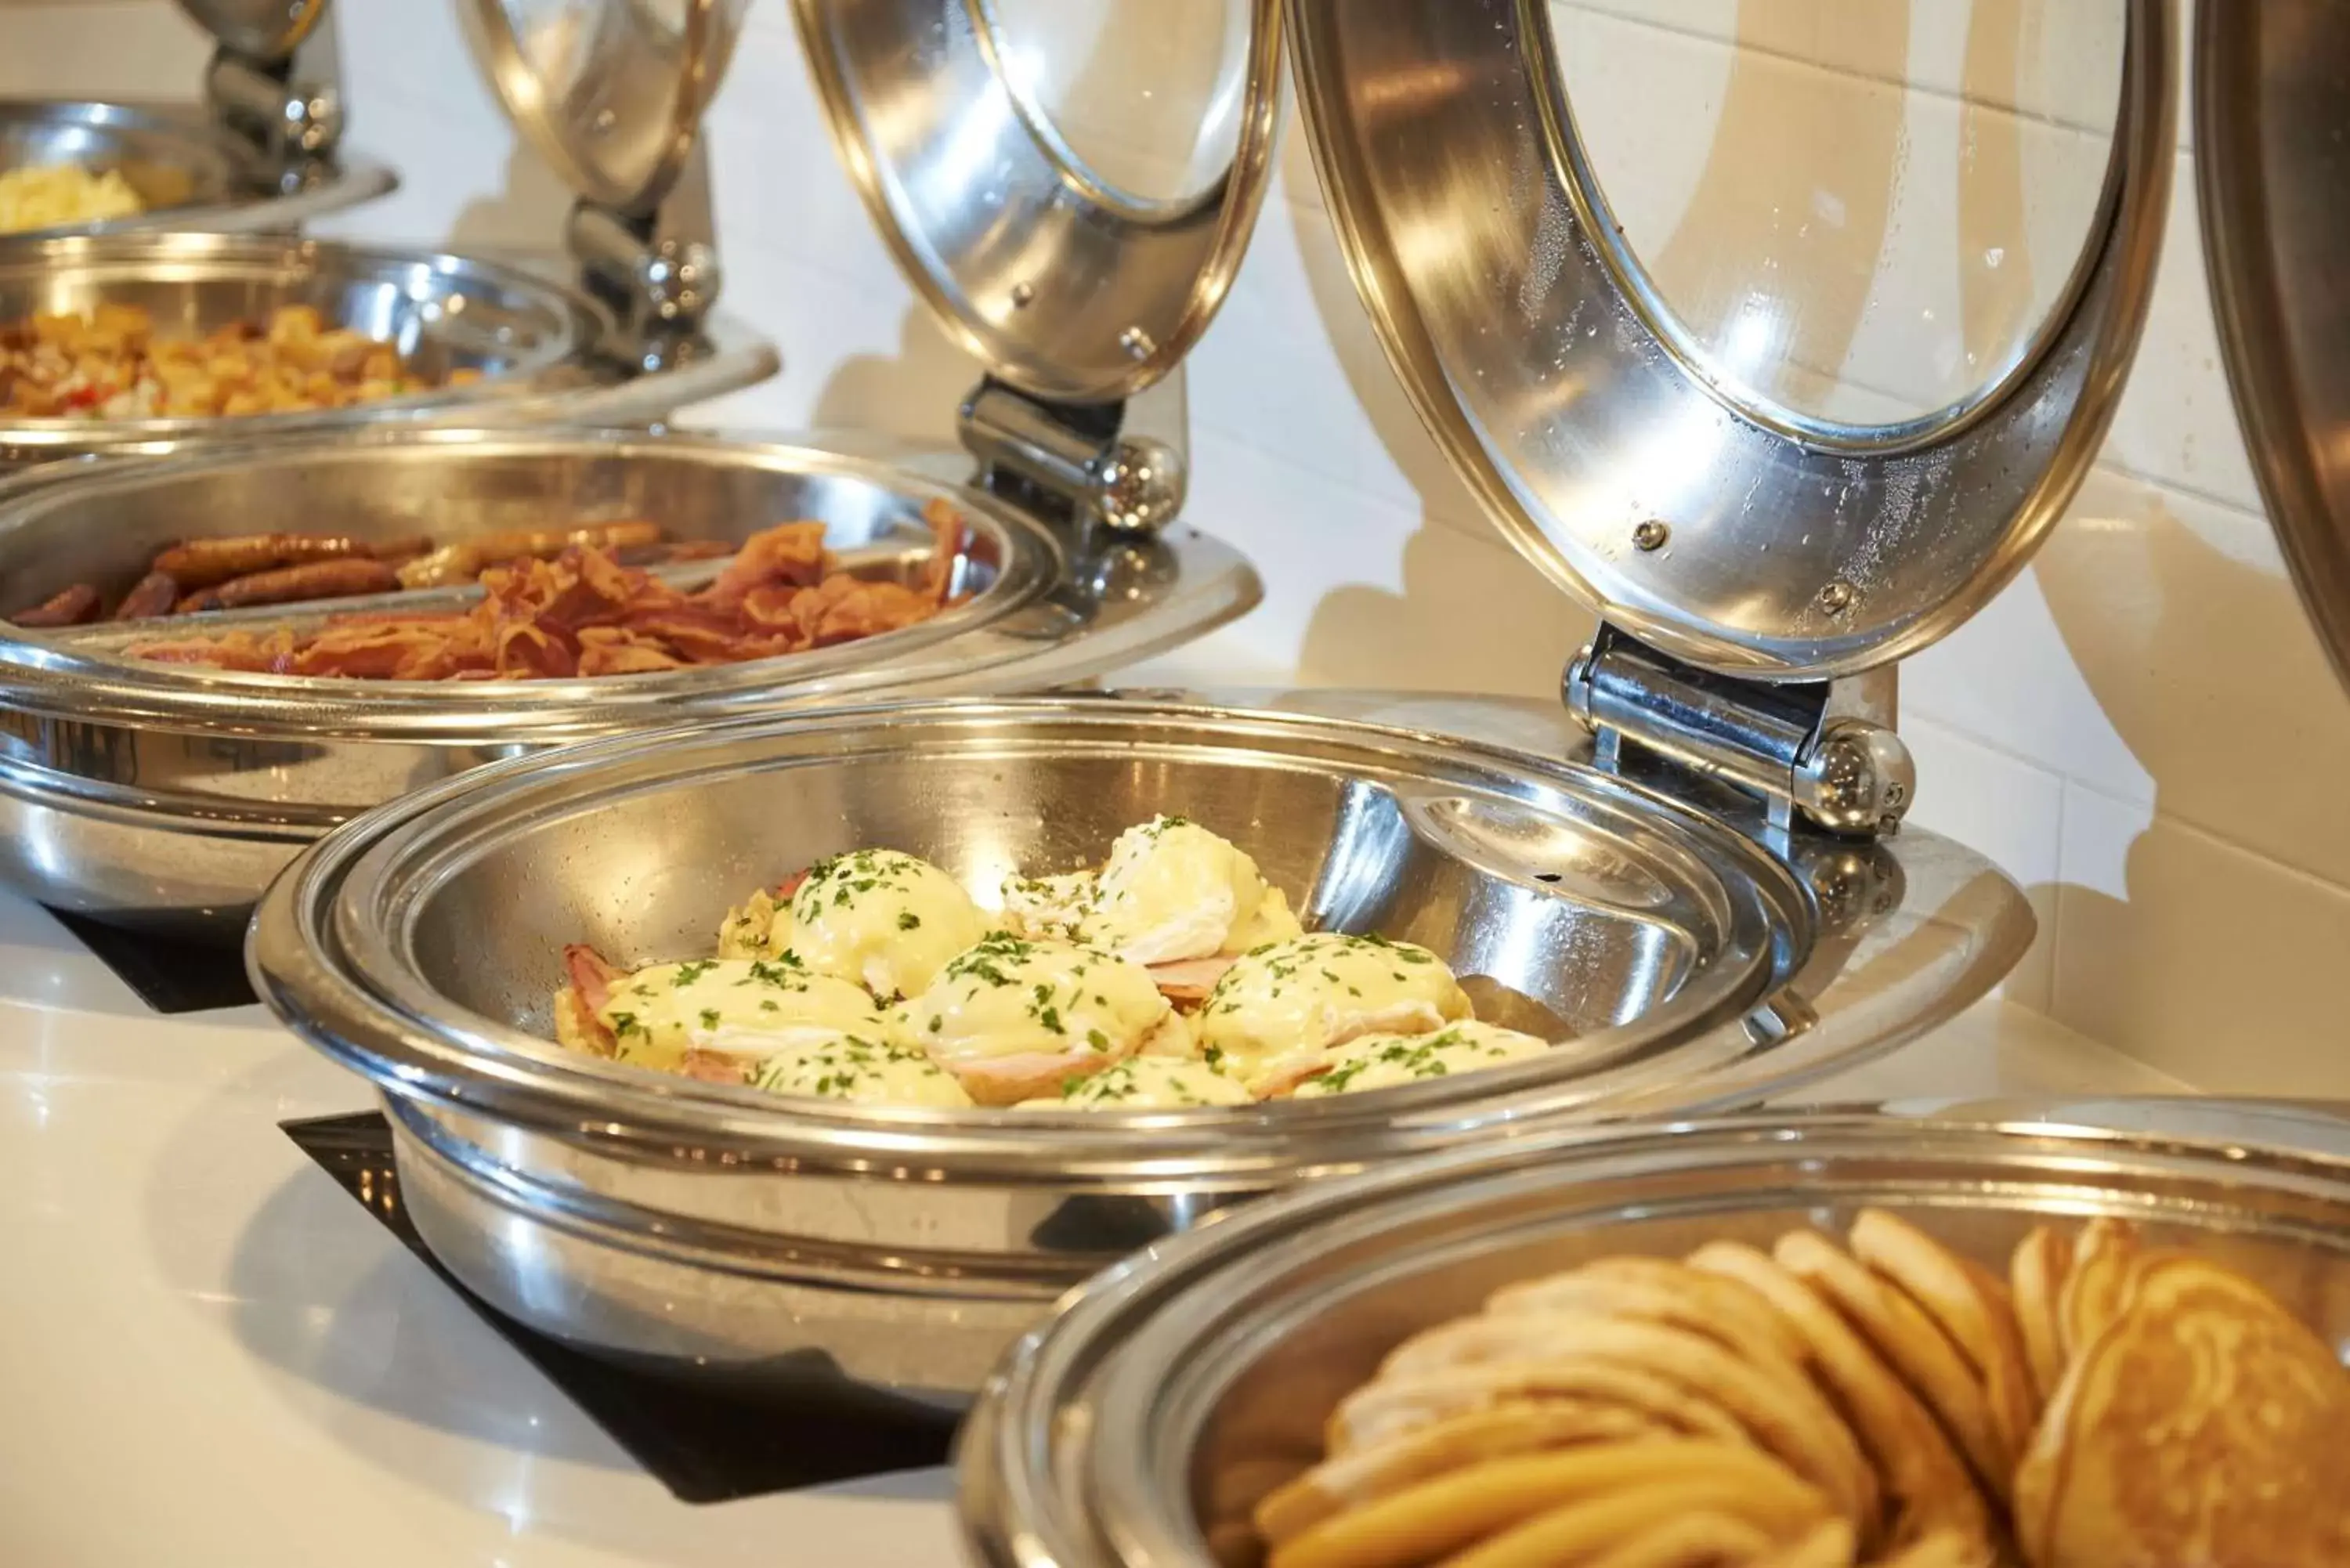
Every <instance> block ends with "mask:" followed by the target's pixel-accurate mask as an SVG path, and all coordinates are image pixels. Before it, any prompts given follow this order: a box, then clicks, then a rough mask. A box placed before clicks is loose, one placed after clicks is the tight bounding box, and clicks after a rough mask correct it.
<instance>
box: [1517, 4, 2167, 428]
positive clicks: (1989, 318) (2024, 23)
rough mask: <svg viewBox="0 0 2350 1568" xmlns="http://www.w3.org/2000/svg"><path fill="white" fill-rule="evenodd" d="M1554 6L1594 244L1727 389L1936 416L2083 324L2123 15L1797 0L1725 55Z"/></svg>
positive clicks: (1748, 23) (1889, 418)
mask: <svg viewBox="0 0 2350 1568" xmlns="http://www.w3.org/2000/svg"><path fill="white" fill-rule="evenodd" d="M1723 9H1724V11H1725V12H1726V11H1727V10H1728V9H1729V8H1727V7H1725V8H1723ZM1542 10H1543V12H1544V15H1545V16H1546V18H1547V20H1548V22H1549V25H1550V31H1551V35H1552V45H1553V53H1554V54H1555V57H1556V60H1557V63H1558V72H1557V76H1556V78H1555V87H1556V88H1557V91H1558V93H1559V95H1560V97H1561V99H1562V102H1561V106H1560V119H1561V123H1562V126H1563V128H1564V129H1565V130H1566V132H1567V133H1568V135H1569V136H1570V137H1571V139H1572V142H1573V145H1574V147H1575V149H1577V150H1579V151H1580V154H1581V156H1582V157H1584V158H1585V159H1586V161H1587V162H1588V164H1589V166H1590V169H1591V171H1592V172H1593V175H1594V179H1593V182H1592V183H1593V186H1594V191H1593V196H1594V199H1595V200H1594V211H1595V213H1596V214H1597V215H1598V216H1599V217H1600V218H1601V219H1602V220H1603V221H1602V222H1601V223H1597V224H1596V225H1595V226H1594V231H1593V232H1594V233H1595V234H1597V235H1598V236H1599V237H1600V238H1601V239H1602V240H1603V241H1605V240H1607V239H1608V238H1609V237H1610V236H1616V235H1618V234H1620V241H1619V242H1618V244H1617V245H1616V246H1615V247H1614V252H1615V255H1616V258H1617V260H1618V261H1619V262H1620V263H1621V264H1622V265H1623V267H1624V269H1625V272H1626V275H1627V282H1628V283H1629V285H1630V286H1631V287H1632V288H1633V289H1634V290H1635V291H1636V292H1637V293H1638V294H1639V295H1640V296H1642V297H1643V298H1644V300H1645V301H1646V303H1647V304H1648V307H1649V310H1650V314H1651V316H1652V317H1653V320H1654V322H1655V324H1656V325H1657V326H1658V327H1659V328H1660V329H1661V330H1662V331H1664V332H1665V333H1666V334H1668V335H1669V336H1670V337H1674V338H1675V339H1676V340H1677V341H1678V342H1679V346H1680V348H1681V350H1682V352H1683V354H1684V357H1685V358H1689V359H1690V361H1691V362H1692V363H1694V364H1697V365H1699V366H1700V367H1701V368H1702V369H1704V370H1705V371H1706V373H1707V374H1709V375H1710V376H1711V379H1713V381H1714V382H1715V384H1716V385H1717V386H1719V387H1721V389H1723V390H1724V392H1725V394H1726V395H1728V396H1731V397H1733V398H1736V399H1738V400H1741V401H1743V402H1746V403H1749V404H1750V405H1752V406H1754V407H1755V408H1757V409H1758V410H1762V411H1763V417H1764V418H1766V419H1767V420H1770V421H1774V422H1779V423H1783V424H1788V425H1791V426H1794V425H1802V424H1805V423H1811V422H1815V423H1818V424H1820V425H1823V426H1825V427H1830V428H1841V429H1845V430H1866V429H1868V428H1872V427H1877V426H1882V425H1887V424H1901V423H1906V422H1908V421H1916V420H1923V419H1928V418H1929V417H1932V416H1936V415H1939V414H1941V413H1943V412H1944V411H1945V410H1959V409H1962V408H1964V407H1966V406H1967V405H1969V404H1970V403H1973V402H1975V401H1978V400H1981V398H1982V397H1983V396H1984V395H1985V394H1986V393H1988V392H1990V391H1991V389H1994V388H1995V387H1997V386H1998V385H1999V383H2001V382H2002V381H2003V380H2005V379H2007V378H2008V377H2009V376H2011V375H2012V374H2013V373H2014V372H2015V371H2017V370H2018V369H2021V368H2022V366H2023V365H2024V364H2025V363H2026V362H2028V361H2029V360H2031V359H2032V358H2034V357H2035V356H2036V354H2037V352H2038V350H2039V348H2040V346H2041V343H2042V339H2043V336H2044V334H2045V333H2046V332H2047V331H2048V330H2050V329H2052V328H2053V327H2055V326H2057V325H2060V324H2061V322H2062V319H2063V317H2064V313H2065V310H2066V308H2067V307H2068V306H2070V304H2071V297H2070V296H2071V294H2072V291H2073V286H2074V283H2075V282H2076V281H2077V270H2078V265H2079V263H2080V261H2081V258H2082V257H2083V255H2084V252H2085V249H2086V248H2088V247H2087V246H2086V244H2085V243H2086V242H2088V241H2089V240H2091V239H2092V238H2093V237H2094V234H2095V228H2096V225H2097V223H2098V220H2099V208H2100V195H2101V192H2102V189H2103V187H2104V185H2105V183H2106V167H2107V163H2108V154H2109V143H2110V141H2111V139H2112V132H2113V127H2114V111H2115V109H2116V104H2117V102H2118V99H2119V87H2120V81H2121V61H2122V48H2123V28H2124V16H2125V12H2124V8H2123V6H2122V5H2119V4H2118V3H2116V0H2088V3H2085V0H1983V3H1981V4H1978V5H1964V6H1957V7H1953V6H1950V5H1945V4H1942V3H1941V0H1923V3H1919V0H1892V3H1889V4H1877V5H1866V6H1860V7H1854V6H1850V5H1844V4H1841V3H1840V0H1774V3H1773V4H1771V5H1752V6H1745V7H1740V8H1738V9H1737V16H1736V18H1735V27H1736V33H1737V36H1736V40H1735V43H1736V46H1737V47H1733V48H1730V49H1726V50H1720V51H1711V50H1709V51H1699V50H1694V49H1690V48H1686V47H1666V46H1665V45H1664V44H1663V43H1662V42H1661V40H1658V39H1656V38H1655V37H1654V36H1647V37H1644V36H1641V35H1642V34H1643V33H1644V32H1645V31H1646V29H1645V28H1644V27H1643V26H1641V25H1640V24H1639V23H1638V22H1632V23H1627V20H1626V19H1625V18H1624V17H1622V16H1618V15H1616V14H1613V13H1609V12H1605V11H1602V12H1593V11H1591V10H1589V9H1586V7H1583V6H1579V5H1566V4H1550V5H1545V6H1544V7H1542ZM1725 19H1726V18H1725ZM1960 24H1962V25H1963V34H1964V36H1963V39H1962V40H1961V39H1960V38H1959V37H1958V36H1956V35H1957V34H1958V33H1959V32H1960V30H1961V29H1960V26H1959V25H1960ZM1961 42H1962V44H1963V47H1962V48H1961V49H1953V48H1951V47H1950V46H1951V45H1952V44H1958V43H1961Z"/></svg>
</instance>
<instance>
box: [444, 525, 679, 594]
mask: <svg viewBox="0 0 2350 1568" xmlns="http://www.w3.org/2000/svg"><path fill="white" fill-rule="evenodd" d="M660 535H661V531H660V524H658V523H645V522H637V521H632V522H627V523H598V524H592V525H590V526H587V527H583V528H517V529H511V530H509V531H507V532H505V533H503V534H491V535H485V536H484V537H482V538H478V539H467V540H464V541H463V542H461V543H459V544H455V545H442V547H441V548H439V549H437V550H433V551H431V552H429V553H427V554H424V555H420V556H417V557H416V558H415V559H414V560H412V561H410V562H408V563H407V564H406V565H404V566H401V567H400V583H401V585H402V586H403V587H411V588H439V587H448V586H449V585H450V584H452V583H465V582H471V581H473V578H475V577H477V576H480V575H481V573H482V569H483V568H484V567H485V566H496V565H498V564H499V563H501V562H504V561H519V560H524V559H526V558H531V557H538V558H545V557H547V556H556V555H560V554H562V553H563V552H564V551H565V550H567V549H570V548H572V547H573V546H575V545H577V546H581V547H585V548H591V549H598V550H626V549H635V548H639V547H641V546H643V545H657V544H659V543H660Z"/></svg>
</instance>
